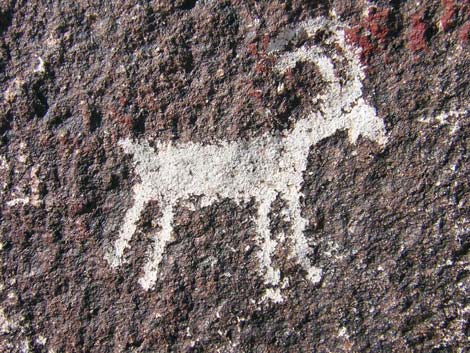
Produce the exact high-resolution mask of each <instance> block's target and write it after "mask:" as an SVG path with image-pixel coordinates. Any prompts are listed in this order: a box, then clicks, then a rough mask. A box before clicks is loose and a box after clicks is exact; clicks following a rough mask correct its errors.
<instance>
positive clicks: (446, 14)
mask: <svg viewBox="0 0 470 353" xmlns="http://www.w3.org/2000/svg"><path fill="white" fill-rule="evenodd" d="M441 4H442V7H443V11H442V16H441V19H440V23H441V27H442V29H443V30H444V32H447V31H448V30H449V29H451V28H452V27H453V26H454V24H455V16H456V12H457V9H456V6H455V2H454V0H441Z"/></svg>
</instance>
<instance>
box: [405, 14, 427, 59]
mask: <svg viewBox="0 0 470 353" xmlns="http://www.w3.org/2000/svg"><path fill="white" fill-rule="evenodd" d="M428 28H429V26H428V24H427V23H426V22H424V20H423V12H418V13H416V14H414V15H412V16H411V30H410V33H409V35H408V47H409V48H410V50H411V51H413V52H417V51H422V50H427V49H428V45H427V42H426V32H427V30H428Z"/></svg>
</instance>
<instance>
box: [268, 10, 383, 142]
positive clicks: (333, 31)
mask: <svg viewBox="0 0 470 353" xmlns="http://www.w3.org/2000/svg"><path fill="white" fill-rule="evenodd" d="M298 36H304V37H305V36H306V37H307V38H308V39H309V41H307V43H306V44H304V45H302V46H301V47H300V48H297V49H295V50H294V51H289V52H286V53H283V51H284V49H285V48H286V47H287V46H288V44H289V42H290V41H292V40H294V38H296V37H298ZM316 37H321V40H317V39H316ZM268 50H269V51H270V52H271V53H279V59H278V61H277V63H276V65H275V70H276V71H277V72H278V73H279V74H280V75H284V74H285V73H286V72H287V71H288V70H289V69H292V68H294V67H295V66H296V65H297V63H299V62H311V63H313V64H314V65H315V67H316V68H317V70H318V72H319V73H320V75H321V79H322V81H323V82H324V83H326V88H325V89H324V90H323V91H322V92H320V93H319V94H318V95H317V97H316V98H315V102H312V103H318V104H317V105H318V106H319V107H320V109H319V111H315V112H312V113H311V114H310V116H309V117H308V119H307V120H308V121H309V123H308V124H307V125H308V126H309V129H310V130H311V131H312V134H313V135H314V136H312V137H313V140H315V141H318V140H319V139H321V138H323V137H327V136H329V135H331V134H333V133H334V132H335V131H336V130H342V129H347V130H348V133H349V138H350V140H351V142H353V143H354V142H356V140H357V138H358V137H359V135H362V136H364V137H367V138H369V139H371V140H374V141H376V142H378V143H379V144H381V145H384V144H385V143H386V141H387V138H386V135H385V126H384V123H383V121H382V119H380V118H379V117H378V116H377V112H376V110H375V108H374V107H373V106H371V105H370V104H368V103H367V102H366V101H365V99H364V98H363V86H362V80H363V79H364V77H365V74H364V70H363V67H362V65H361V63H360V60H359V52H358V49H356V48H354V47H352V46H350V45H348V44H347V43H346V40H345V34H344V29H343V27H342V25H341V24H340V23H339V22H338V21H337V20H335V19H327V18H325V17H319V18H316V19H313V20H308V21H305V22H302V23H300V24H299V25H297V26H296V27H295V28H294V29H292V28H291V29H287V30H285V31H284V32H282V33H281V34H280V35H279V36H278V37H277V38H276V39H274V40H273V41H272V42H271V43H270V46H269V48H268ZM340 69H341V73H340V72H339V71H340Z"/></svg>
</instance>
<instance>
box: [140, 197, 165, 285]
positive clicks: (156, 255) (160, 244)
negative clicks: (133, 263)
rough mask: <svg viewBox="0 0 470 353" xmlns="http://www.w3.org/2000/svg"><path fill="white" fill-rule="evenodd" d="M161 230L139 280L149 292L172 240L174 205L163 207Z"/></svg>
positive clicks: (156, 236)
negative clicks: (167, 246) (164, 253)
mask: <svg viewBox="0 0 470 353" xmlns="http://www.w3.org/2000/svg"><path fill="white" fill-rule="evenodd" d="M160 226H161V230H160V231H159V232H158V233H157V234H156V235H155V237H154V240H153V245H152V248H151V249H150V250H149V251H148V260H147V262H146V264H145V265H144V275H143V276H142V277H141V278H140V279H139V283H140V285H141V286H142V287H143V288H144V289H145V290H148V289H150V288H152V287H153V286H154V285H155V283H156V282H157V276H158V266H159V265H160V262H162V259H163V252H164V251H165V248H166V244H167V243H168V242H169V241H170V240H171V239H172V236H171V232H172V230H173V205H172V204H169V205H166V206H165V207H163V210H162V217H161V219H160Z"/></svg>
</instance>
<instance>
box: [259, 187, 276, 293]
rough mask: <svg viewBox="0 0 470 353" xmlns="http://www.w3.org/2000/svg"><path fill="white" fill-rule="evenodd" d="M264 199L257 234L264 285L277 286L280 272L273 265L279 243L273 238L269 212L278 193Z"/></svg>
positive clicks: (261, 201) (267, 195) (268, 195)
mask: <svg viewBox="0 0 470 353" xmlns="http://www.w3.org/2000/svg"><path fill="white" fill-rule="evenodd" d="M264 196H265V197H264V199H262V200H260V202H259V206H258V214H257V218H256V233H257V235H258V237H259V241H258V242H259V243H260V247H261V251H260V252H259V254H258V258H259V262H260V267H261V272H262V273H263V274H264V283H265V284H269V285H273V286H277V285H278V284H279V281H280V277H281V274H280V271H279V270H278V269H275V268H274V267H273V265H272V263H271V257H272V254H273V252H274V250H275V248H276V245H277V242H276V241H275V240H274V239H272V238H271V229H270V224H269V211H270V209H271V204H272V202H273V201H274V199H275V197H276V193H274V192H272V193H267V194H266V195H264Z"/></svg>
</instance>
